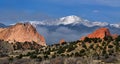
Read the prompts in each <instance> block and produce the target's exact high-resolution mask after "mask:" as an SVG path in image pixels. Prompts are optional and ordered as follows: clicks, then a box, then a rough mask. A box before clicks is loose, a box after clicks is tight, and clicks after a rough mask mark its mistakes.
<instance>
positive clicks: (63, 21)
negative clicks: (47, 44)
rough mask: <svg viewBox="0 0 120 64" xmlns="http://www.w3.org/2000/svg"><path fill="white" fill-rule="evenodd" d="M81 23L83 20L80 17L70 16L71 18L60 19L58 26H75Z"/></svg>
mask: <svg viewBox="0 0 120 64" xmlns="http://www.w3.org/2000/svg"><path fill="white" fill-rule="evenodd" d="M82 21H83V20H82V19H81V18H80V17H78V16H75V15H71V16H66V17H62V18H60V19H59V22H58V24H64V25H67V24H77V23H80V22H82Z"/></svg>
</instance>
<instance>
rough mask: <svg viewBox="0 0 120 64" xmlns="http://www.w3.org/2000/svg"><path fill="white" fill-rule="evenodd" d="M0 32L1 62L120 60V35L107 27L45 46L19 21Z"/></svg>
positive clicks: (94, 63)
mask: <svg viewBox="0 0 120 64" xmlns="http://www.w3.org/2000/svg"><path fill="white" fill-rule="evenodd" d="M21 27H22V28H21ZM29 28H32V30H31V29H29ZM0 34H1V35H0V38H1V40H0V64H120V35H112V34H111V33H110V31H109V29H107V28H100V29H97V30H96V31H94V32H93V33H91V34H88V35H87V36H83V37H82V38H81V39H80V40H76V41H72V42H66V41H65V40H64V39H62V40H60V42H59V43H58V44H52V45H47V46H46V43H45V39H44V38H43V37H42V36H41V35H39V34H38V33H37V31H36V30H35V29H34V27H32V26H31V25H30V24H21V23H18V24H16V25H14V26H11V27H9V28H3V29H1V30H0ZM14 34H15V35H14ZM27 34H28V35H29V36H28V35H27ZM3 36H4V38H3ZM78 36H79V35H78ZM19 37H20V38H19ZM34 38H35V39H34ZM71 38H72V37H71ZM31 39H32V40H31Z"/></svg>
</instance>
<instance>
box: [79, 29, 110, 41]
mask: <svg viewBox="0 0 120 64" xmlns="http://www.w3.org/2000/svg"><path fill="white" fill-rule="evenodd" d="M105 36H112V35H111V33H110V31H109V29H108V28H99V29H97V30H95V31H94V32H93V33H91V34H88V35H87V36H85V37H88V38H101V39H103V38H104V37H105ZM85 37H82V38H81V39H82V40H84V38H85Z"/></svg>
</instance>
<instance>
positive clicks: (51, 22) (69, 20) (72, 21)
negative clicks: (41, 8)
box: [29, 15, 120, 28]
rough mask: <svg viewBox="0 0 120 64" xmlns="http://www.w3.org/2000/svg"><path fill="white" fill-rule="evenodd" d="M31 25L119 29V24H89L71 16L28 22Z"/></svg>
mask: <svg viewBox="0 0 120 64" xmlns="http://www.w3.org/2000/svg"><path fill="white" fill-rule="evenodd" d="M29 22H30V23H31V24H33V25H34V26H35V25H61V24H62V25H69V24H71V25H76V24H82V25H85V26H87V27H94V26H99V27H104V26H111V27H115V28H120V24H110V23H107V22H99V21H94V22H91V21H89V20H87V19H83V18H81V17H78V16H75V15H71V16H66V17H62V18H59V19H54V20H43V21H29Z"/></svg>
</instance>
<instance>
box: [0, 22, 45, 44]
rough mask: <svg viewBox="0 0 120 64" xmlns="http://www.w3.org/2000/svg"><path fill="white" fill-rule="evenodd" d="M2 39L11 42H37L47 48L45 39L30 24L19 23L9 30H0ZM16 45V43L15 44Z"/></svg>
mask: <svg viewBox="0 0 120 64" xmlns="http://www.w3.org/2000/svg"><path fill="white" fill-rule="evenodd" d="M0 39H1V40H5V41H9V42H12V43H13V42H14V41H16V42H25V41H28V42H33V41H34V42H37V43H38V44H40V45H42V46H46V42H45V39H44V37H43V36H42V35H40V34H39V33H38V32H37V31H36V29H35V28H34V27H33V26H32V25H31V24H30V23H17V24H16V25H13V26H11V27H8V28H1V29H0ZM14 43H15V42H14Z"/></svg>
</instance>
